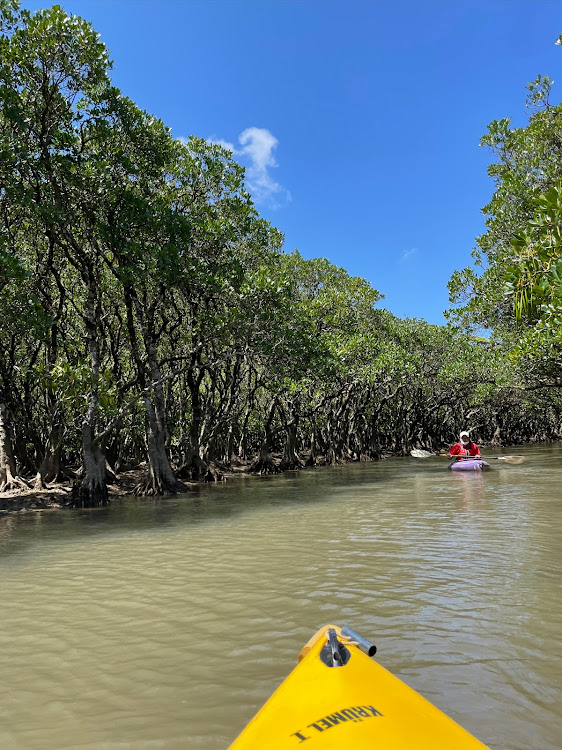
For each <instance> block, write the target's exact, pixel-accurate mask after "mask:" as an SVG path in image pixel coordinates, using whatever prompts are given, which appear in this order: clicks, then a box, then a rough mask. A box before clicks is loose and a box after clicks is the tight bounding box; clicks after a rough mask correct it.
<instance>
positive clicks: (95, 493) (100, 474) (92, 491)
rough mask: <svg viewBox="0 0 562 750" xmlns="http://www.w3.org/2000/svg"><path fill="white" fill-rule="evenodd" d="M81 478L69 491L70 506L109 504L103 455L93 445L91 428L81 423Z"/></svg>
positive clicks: (85, 506)
mask: <svg viewBox="0 0 562 750" xmlns="http://www.w3.org/2000/svg"><path fill="white" fill-rule="evenodd" d="M82 450H83V455H82V465H83V470H84V471H83V475H82V478H81V479H80V480H78V481H76V482H75V483H74V485H73V486H72V491H71V493H70V503H69V505H70V507H71V508H99V507H100V506H105V505H109V494H108V492H107V484H106V481H105V457H104V455H103V453H102V452H101V451H100V450H99V448H94V447H93V440H92V429H91V426H90V425H89V424H88V423H87V422H85V423H84V424H83V425H82Z"/></svg>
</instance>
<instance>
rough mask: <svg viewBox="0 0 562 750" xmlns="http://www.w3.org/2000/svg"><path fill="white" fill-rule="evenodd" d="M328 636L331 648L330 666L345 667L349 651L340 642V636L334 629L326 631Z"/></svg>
mask: <svg viewBox="0 0 562 750" xmlns="http://www.w3.org/2000/svg"><path fill="white" fill-rule="evenodd" d="M326 636H327V638H328V644H329V647H330V656H331V660H332V663H331V664H330V665H329V666H331V667H343V665H344V664H345V663H346V661H347V658H346V656H347V655H348V654H346V653H345V652H346V651H347V649H346V648H345V646H344V645H343V644H342V643H340V642H339V641H338V634H337V633H336V631H335V630H334V628H330V629H329V630H327V631H326Z"/></svg>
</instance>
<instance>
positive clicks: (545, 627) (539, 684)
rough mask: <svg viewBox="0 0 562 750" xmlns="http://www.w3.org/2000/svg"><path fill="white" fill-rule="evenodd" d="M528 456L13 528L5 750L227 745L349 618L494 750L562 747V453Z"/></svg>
mask: <svg viewBox="0 0 562 750" xmlns="http://www.w3.org/2000/svg"><path fill="white" fill-rule="evenodd" d="M513 453H517V454H522V455H525V456H526V461H525V463H524V464H522V465H520V466H512V465H507V464H505V463H503V462H501V461H497V460H496V461H491V462H490V463H491V465H492V468H491V470H490V471H489V472H487V473H485V474H481V473H466V474H462V473H453V472H449V471H447V470H446V459H442V458H437V457H436V458H427V459H414V458H409V457H408V458H393V459H389V460H386V461H381V462H377V463H369V464H352V465H347V466H341V467H335V468H318V469H312V470H306V471H303V472H300V473H289V474H285V475H281V476H275V477H264V478H260V477H248V478H240V479H234V480H232V481H231V482H228V483H226V484H223V485H219V486H208V487H201V488H198V489H197V490H196V491H195V492H194V493H192V495H191V496H189V497H187V498H186V497H185V496H184V497H182V498H174V499H167V500H138V499H127V498H125V499H123V500H119V501H114V503H113V504H112V505H111V507H110V508H108V509H100V510H95V511H62V512H60V511H59V512H57V511H54V512H53V511H51V512H43V513H25V514H18V515H14V516H10V517H3V518H0V606H1V615H2V635H1V648H0V686H1V699H0V749H1V750H70V749H71V748H72V750H125V749H131V750H145V749H146V750H149V749H150V750H152V749H154V748H165V749H166V750H176V749H178V750H179V748H182V749H183V748H189V749H191V748H194V749H196V750H199V749H200V748H201V749H204V750H218V749H225V748H227V747H228V745H229V743H230V742H231V741H232V740H233V739H234V738H235V736H236V735H237V734H238V732H239V731H240V730H241V729H242V727H243V726H244V725H245V724H246V723H247V721H248V720H249V719H250V718H251V717H252V715H253V714H254V713H255V711H256V710H257V709H258V708H259V707H260V706H261V705H262V704H263V702H264V701H265V700H266V699H267V697H268V696H269V695H270V694H271V692H272V691H273V690H274V689H275V688H276V687H277V686H278V684H279V683H280V682H281V681H282V679H283V678H284V677H285V676H286V675H287V674H288V672H289V671H290V670H291V669H292V668H293V666H294V665H295V663H296V657H297V655H298V653H299V651H300V648H301V646H302V645H303V644H304V643H305V642H306V641H307V640H308V638H309V637H310V636H311V635H312V633H313V632H314V631H315V630H316V629H317V628H318V627H320V626H322V625H324V624H326V623H328V622H333V623H336V624H343V625H345V624H347V625H350V626H351V627H353V628H355V630H358V631H359V632H360V633H361V634H362V635H364V636H365V637H367V638H370V639H372V640H374V641H375V643H376V644H377V647H378V653H377V656H376V658H377V660H378V661H379V662H380V663H381V664H382V665H383V666H385V667H386V668H387V669H389V670H390V671H392V672H393V673H394V674H395V675H397V676H398V677H400V678H401V679H402V680H404V681H405V682H406V683H408V684H409V685H411V686H412V687H414V688H415V689H416V690H418V691H419V692H421V693H422V694H423V695H424V696H425V697H426V698H428V699H429V700H430V701H432V702H433V703H435V704H436V705H437V706H438V707H439V708H441V709H442V710H443V711H445V712H446V713H448V714H449V715H450V716H451V717H452V718H454V719H455V720H456V721H458V722H459V723H460V724H462V725H463V726H464V727H465V728H466V729H468V730H469V731H470V732H472V733H473V734H475V735H476V736H477V737H478V738H479V739H480V740H482V741H483V742H484V743H486V744H487V745H489V746H490V747H491V748H492V749H493V750H559V749H560V748H561V747H562V586H561V573H562V445H560V444H557V445H547V446H526V447H523V448H516V449H515V448H510V449H507V450H503V451H502V452H500V451H491V452H489V455H502V454H513ZM346 750H348V749H346ZM349 750H352V749H351V748H350V749H349Z"/></svg>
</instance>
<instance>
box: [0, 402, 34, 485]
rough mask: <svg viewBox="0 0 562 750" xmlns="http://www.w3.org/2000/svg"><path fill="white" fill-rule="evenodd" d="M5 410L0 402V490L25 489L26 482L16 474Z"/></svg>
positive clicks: (4, 406)
mask: <svg viewBox="0 0 562 750" xmlns="http://www.w3.org/2000/svg"><path fill="white" fill-rule="evenodd" d="M6 411H7V410H6V405H5V404H4V403H3V402H0V492H8V491H9V490H27V489H28V485H27V483H26V482H25V481H24V480H23V479H22V478H21V477H18V476H17V472H16V462H15V460H14V455H13V453H12V441H11V440H10V434H9V431H8V420H7V416H6Z"/></svg>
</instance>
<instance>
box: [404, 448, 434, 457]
mask: <svg viewBox="0 0 562 750" xmlns="http://www.w3.org/2000/svg"><path fill="white" fill-rule="evenodd" d="M434 455H435V453H431V452H430V451H423V450H421V448H414V449H413V450H411V451H410V456H413V457H414V458H428V457H429V456H434Z"/></svg>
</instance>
